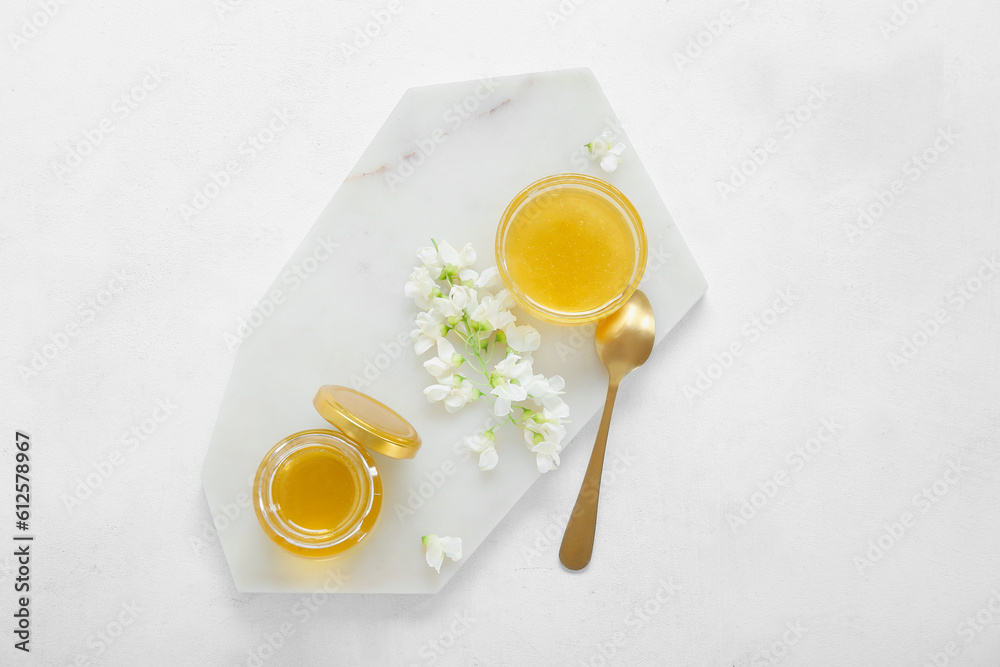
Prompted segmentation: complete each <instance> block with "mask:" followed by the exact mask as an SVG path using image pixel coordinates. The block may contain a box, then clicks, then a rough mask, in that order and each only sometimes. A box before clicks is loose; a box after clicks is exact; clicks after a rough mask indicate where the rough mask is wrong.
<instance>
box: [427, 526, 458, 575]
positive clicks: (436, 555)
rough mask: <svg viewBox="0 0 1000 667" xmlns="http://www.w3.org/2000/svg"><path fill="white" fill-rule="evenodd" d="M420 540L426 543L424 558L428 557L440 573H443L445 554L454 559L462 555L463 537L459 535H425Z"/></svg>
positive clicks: (429, 563) (428, 562) (428, 561)
mask: <svg viewBox="0 0 1000 667" xmlns="http://www.w3.org/2000/svg"><path fill="white" fill-rule="evenodd" d="M420 541H421V542H423V543H424V558H426V559H427V564H428V565H430V566H431V567H433V568H434V569H435V570H436V571H437V573H438V574H441V563H443V562H444V557H445V556H447V557H448V558H450V559H452V560H459V559H460V558H461V557H462V539H461V538H459V537H438V536H437V535H424V536H423V537H421V538H420Z"/></svg>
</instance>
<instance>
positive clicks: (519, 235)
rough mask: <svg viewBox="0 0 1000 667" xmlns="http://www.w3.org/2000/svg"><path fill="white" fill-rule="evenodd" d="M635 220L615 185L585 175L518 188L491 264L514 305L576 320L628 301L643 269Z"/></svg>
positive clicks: (642, 241) (552, 318) (641, 237)
mask: <svg viewBox="0 0 1000 667" xmlns="http://www.w3.org/2000/svg"><path fill="white" fill-rule="evenodd" d="M646 245H647V243H646V233H645V230H643V227H642V219H641V218H640V217H639V213H638V212H637V211H636V210H635V207H634V206H633V205H632V203H631V202H630V201H629V200H628V198H627V197H625V195H624V194H622V192H621V191H620V190H619V189H618V188H616V187H614V186H613V185H611V184H610V183H608V182H606V181H602V180H601V179H599V178H594V177H593V176H587V175H586V174H556V175H554V176H548V177H546V178H543V179H541V180H538V181H535V182H534V183H532V184H531V185H529V186H528V187H526V188H524V190H522V191H521V192H520V193H518V195H517V196H516V197H514V199H513V200H512V201H511V202H510V204H509V205H508V206H507V209H506V210H505V211H504V214H503V216H502V217H501V220H500V225H499V227H498V228H497V239H496V259H497V268H498V269H499V270H500V277H501V279H502V280H503V283H504V286H505V287H506V288H507V289H508V290H509V291H510V293H511V295H512V296H513V297H514V300H515V301H517V303H518V305H520V306H521V307H522V308H524V309H525V310H526V311H528V312H529V313H531V314H532V315H535V316H536V317H539V318H541V319H543V320H547V321H549V322H555V323H558V324H584V323H586V322H593V321H595V320H599V319H601V318H604V317H607V316H608V315H610V314H611V313H613V312H614V311H615V310H617V309H618V308H620V307H621V306H622V305H624V304H625V302H626V301H628V300H629V297H630V296H632V293H633V292H634V291H635V290H636V288H637V287H638V286H639V281H640V280H642V274H643V272H644V271H645V268H646Z"/></svg>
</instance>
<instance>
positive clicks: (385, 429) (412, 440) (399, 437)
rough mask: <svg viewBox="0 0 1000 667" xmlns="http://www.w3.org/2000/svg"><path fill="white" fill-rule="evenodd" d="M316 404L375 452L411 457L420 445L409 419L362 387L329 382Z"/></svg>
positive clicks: (320, 393) (346, 431)
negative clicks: (363, 392)
mask: <svg viewBox="0 0 1000 667" xmlns="http://www.w3.org/2000/svg"><path fill="white" fill-rule="evenodd" d="M313 406H314V407H315V408H316V411H317V412H319V414H320V415H322V417H323V419H325V420H327V421H328V422H330V423H331V424H333V425H334V426H336V427H337V429H339V430H340V432H341V433H343V434H344V435H346V436H347V437H348V438H350V439H351V440H353V441H354V442H356V443H357V444H359V445H363V446H364V447H366V448H368V449H370V450H372V451H373V452H378V453H379V454H384V455H386V456H389V457H392V458H394V459H412V458H413V457H414V456H416V455H417V450H418V449H420V436H419V435H417V430H416V429H415V428H413V426H412V425H411V424H410V422H408V421H406V420H405V419H403V418H402V417H400V416H399V415H398V414H397V413H396V412H395V411H394V410H391V409H390V408H388V407H386V406H384V405H382V404H381V403H379V402H378V401H376V400H375V399H374V398H372V397H371V396H369V395H367V394H362V393H361V392H360V391H355V390H353V389H351V388H349V387H341V386H338V385H332V384H326V385H323V386H322V387H320V388H319V391H317V392H316V397H315V398H313Z"/></svg>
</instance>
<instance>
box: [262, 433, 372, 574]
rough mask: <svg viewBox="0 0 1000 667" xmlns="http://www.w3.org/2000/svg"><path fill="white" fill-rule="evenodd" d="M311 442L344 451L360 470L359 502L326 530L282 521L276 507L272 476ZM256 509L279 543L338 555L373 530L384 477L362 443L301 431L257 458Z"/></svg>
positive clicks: (316, 554)
mask: <svg viewBox="0 0 1000 667" xmlns="http://www.w3.org/2000/svg"><path fill="white" fill-rule="evenodd" d="M309 447H320V448H327V449H334V450H336V451H337V452H339V453H340V454H341V455H343V456H345V457H346V458H347V459H348V460H349V461H350V464H351V465H353V467H354V468H355V471H356V472H357V473H358V475H357V479H358V480H359V488H358V489H357V491H358V501H357V502H356V503H355V506H354V507H353V508H352V512H351V514H350V515H349V516H348V517H346V518H345V519H344V520H343V521H342V522H341V523H340V525H338V526H337V527H335V528H333V529H330V530H308V529H305V528H302V527H301V526H296V525H295V524H294V523H292V522H290V521H286V520H284V519H283V518H282V517H281V516H280V514H279V513H278V511H277V510H276V509H275V506H274V503H273V502H272V500H273V484H274V478H275V476H276V474H277V472H278V470H280V469H281V467H282V465H283V464H284V463H285V461H287V460H288V459H289V458H290V457H291V456H292V455H293V454H295V453H296V452H300V451H302V450H303V449H306V448H309ZM253 488H254V496H255V499H254V500H255V502H254V509H255V513H256V514H257V519H258V521H259V522H260V523H261V526H262V527H263V528H264V529H265V530H264V532H265V533H267V534H268V536H269V537H270V538H271V539H272V540H273V541H275V542H277V543H278V544H279V546H282V547H284V548H285V549H289V550H291V551H292V552H294V553H297V554H299V555H306V556H313V557H323V556H334V555H337V554H339V553H340V552H341V551H344V550H346V549H348V548H350V547H352V546H354V545H355V544H357V543H358V542H360V541H361V540H362V539H364V537H365V536H366V535H367V534H368V533H369V532H371V528H372V526H373V525H374V523H375V519H377V518H378V514H379V513H380V510H381V504H382V480H381V478H380V477H379V475H378V469H377V467H376V465H375V461H374V459H373V458H372V456H371V454H369V453H368V452H367V451H365V449H364V448H363V447H360V446H358V445H357V444H356V443H354V442H353V441H352V440H350V439H348V438H347V437H345V436H344V434H342V433H338V432H337V431H332V430H328V429H310V430H306V431H299V432H298V433H293V434H292V435H290V436H288V437H286V438H284V439H283V440H281V441H280V442H278V443H277V444H276V445H274V447H272V448H271V449H270V450H269V451H268V453H267V454H266V455H265V456H264V458H263V459H262V460H261V463H260V466H259V467H258V469H257V475H256V477H255V479H254V487H253Z"/></svg>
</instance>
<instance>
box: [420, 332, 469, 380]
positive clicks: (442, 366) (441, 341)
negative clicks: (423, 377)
mask: <svg viewBox="0 0 1000 667" xmlns="http://www.w3.org/2000/svg"><path fill="white" fill-rule="evenodd" d="M464 363H465V357H463V356H462V355H460V354H459V353H458V352H456V351H455V346H454V345H452V344H451V341H450V340H448V339H447V338H438V340H437V356H436V357H434V358H433V359H428V360H427V361H425V362H424V368H426V369H427V372H428V373H430V374H431V375H433V376H434V377H436V378H437V379H438V380H440V379H441V378H445V377H448V376H449V375H454V374H455V372H456V371H458V367H459V366H461V365H462V364H464Z"/></svg>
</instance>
